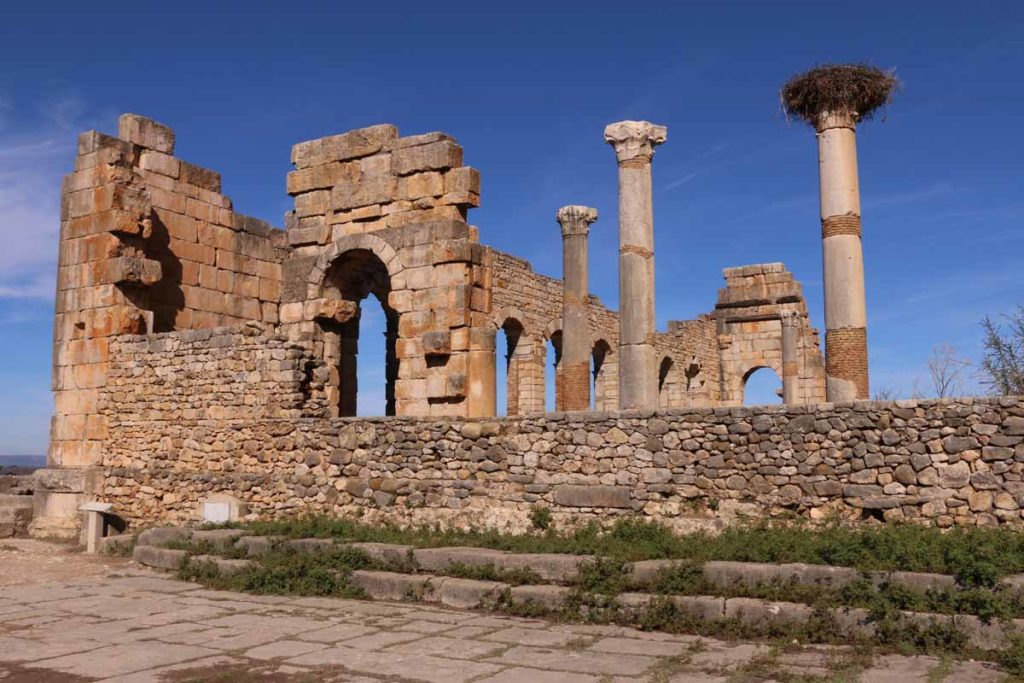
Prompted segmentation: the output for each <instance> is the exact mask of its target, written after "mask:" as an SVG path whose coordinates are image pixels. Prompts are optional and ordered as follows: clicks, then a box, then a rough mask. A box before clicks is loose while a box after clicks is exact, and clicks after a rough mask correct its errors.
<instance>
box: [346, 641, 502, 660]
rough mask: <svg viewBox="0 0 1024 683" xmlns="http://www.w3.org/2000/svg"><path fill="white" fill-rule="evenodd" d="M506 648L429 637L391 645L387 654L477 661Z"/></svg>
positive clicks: (478, 642)
mask: <svg viewBox="0 0 1024 683" xmlns="http://www.w3.org/2000/svg"><path fill="white" fill-rule="evenodd" d="M344 645H346V646H347V645H348V643H344ZM506 647H507V646H506V645H502V644H501V643H486V642H482V641H477V640H468V639H465V638H445V637H444V636H431V637H428V638H420V639H419V640H414V641H412V642H408V643H401V644H399V645H393V646H391V647H389V648H387V652H401V653H403V654H410V655H415V654H423V655H436V656H439V657H454V658H455V659H477V658H479V657H484V656H493V655H496V654H498V653H499V652H501V651H502V650H504V649H505V648H506Z"/></svg>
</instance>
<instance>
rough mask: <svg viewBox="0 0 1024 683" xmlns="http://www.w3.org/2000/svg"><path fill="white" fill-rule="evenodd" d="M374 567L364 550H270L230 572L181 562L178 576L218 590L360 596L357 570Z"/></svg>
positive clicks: (362, 595)
mask: <svg viewBox="0 0 1024 683" xmlns="http://www.w3.org/2000/svg"><path fill="white" fill-rule="evenodd" d="M373 568H376V567H375V564H374V562H373V560H371V559H370V558H369V556H367V555H366V553H364V552H362V551H360V550H357V549H355V548H349V547H345V546H341V547H338V548H332V549H329V550H325V551H323V552H317V553H303V552H296V551H293V550H292V551H290V550H287V549H279V550H273V551H271V552H268V553H264V554H263V555H261V556H260V557H259V562H258V563H255V564H253V565H252V566H251V567H248V568H246V569H243V570H241V571H238V572H236V573H233V574H229V575H220V574H218V573H217V570H216V568H215V567H214V566H213V565H212V564H200V563H195V562H191V563H189V562H186V563H183V566H182V567H181V568H180V569H179V570H178V578H180V579H182V580H185V581H197V582H199V583H202V584H204V585H207V586H209V587H211V588H214V589H218V590H234V591H243V592H247V593H270V594H275V595H315V596H333V597H343V598H362V597H365V593H364V592H363V590H362V589H360V588H359V587H357V586H353V585H351V583H350V582H349V578H350V577H351V575H352V572H353V571H355V570H357V569H373Z"/></svg>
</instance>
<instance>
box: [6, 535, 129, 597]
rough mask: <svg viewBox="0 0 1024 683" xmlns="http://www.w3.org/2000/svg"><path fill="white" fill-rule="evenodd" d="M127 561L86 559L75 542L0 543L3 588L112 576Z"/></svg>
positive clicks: (28, 540)
mask: <svg viewBox="0 0 1024 683" xmlns="http://www.w3.org/2000/svg"><path fill="white" fill-rule="evenodd" d="M127 566H128V560H126V559H121V558H114V557H100V556H97V555H85V554H83V553H82V552H81V548H80V547H79V546H78V545H76V544H74V543H72V542H59V543H57V542H54V541H37V540H35V539H31V538H5V539H0V588H11V587H13V586H28V585H33V584H39V583H58V582H62V581H73V580H76V579H84V578H92V577H104V576H110V575H111V574H113V573H116V572H118V571H120V570H123V569H125V568H126V567H127Z"/></svg>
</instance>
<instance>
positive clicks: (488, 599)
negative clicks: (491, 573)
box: [434, 578, 509, 609]
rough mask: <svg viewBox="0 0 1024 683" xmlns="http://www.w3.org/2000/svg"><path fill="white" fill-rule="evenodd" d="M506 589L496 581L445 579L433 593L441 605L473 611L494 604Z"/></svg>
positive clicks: (505, 586) (505, 585)
mask: <svg viewBox="0 0 1024 683" xmlns="http://www.w3.org/2000/svg"><path fill="white" fill-rule="evenodd" d="M508 588H509V586H508V584H505V583H499V582H497V581H475V580H472V579H455V578H445V579H443V580H442V581H441V585H440V586H439V587H438V588H437V589H436V590H435V591H434V595H435V596H436V598H437V600H438V602H440V603H441V604H443V605H447V606H449V607H458V608H460V609H473V608H476V607H479V606H481V605H485V604H488V603H493V602H495V601H496V600H497V599H498V597H499V596H500V595H501V593H502V592H503V591H505V590H507V589H508Z"/></svg>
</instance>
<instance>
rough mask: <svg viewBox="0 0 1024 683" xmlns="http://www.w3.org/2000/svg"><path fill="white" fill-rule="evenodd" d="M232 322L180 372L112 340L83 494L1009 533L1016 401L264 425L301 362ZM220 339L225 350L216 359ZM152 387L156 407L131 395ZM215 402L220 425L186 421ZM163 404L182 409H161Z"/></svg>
mask: <svg viewBox="0 0 1024 683" xmlns="http://www.w3.org/2000/svg"><path fill="white" fill-rule="evenodd" d="M247 329H248V331H245V330H242V331H235V332H232V331H230V330H224V331H215V332H213V333H211V334H210V336H209V338H207V339H202V338H201V336H199V335H197V334H196V333H187V335H188V337H187V338H185V337H183V338H181V339H173V340H172V338H173V337H175V336H176V335H179V333H174V334H172V335H166V336H165V339H163V340H160V341H161V342H163V344H165V345H166V344H171V343H176V344H180V347H179V350H180V351H184V350H185V349H189V353H190V354H192V357H194V358H195V359H196V360H193V361H192V363H194V365H191V366H190V368H189V371H188V372H182V371H181V368H180V367H178V368H176V367H175V364H176V363H177V361H174V360H172V359H173V357H174V354H167V353H164V352H163V350H162V349H161V348H160V346H161V345H160V344H159V343H157V342H154V341H152V340H147V339H145V338H131V339H128V340H126V341H124V347H125V348H124V349H123V352H124V354H123V355H125V356H126V357H127V356H129V355H130V356H131V357H132V361H131V362H130V363H129V362H125V363H124V364H123V365H121V366H119V367H118V368H117V371H116V372H114V373H112V375H111V382H110V383H109V385H108V387H107V388H106V389H105V391H104V397H103V399H104V400H103V405H104V406H105V415H106V416H107V418H108V420H109V422H110V430H109V437H108V438H107V439H106V441H105V443H104V449H103V450H104V460H103V476H104V484H103V486H102V493H101V496H102V498H103V500H107V501H110V502H112V503H113V504H114V506H115V510H117V511H118V513H119V514H122V515H124V516H125V517H126V518H128V519H129V520H130V521H131V522H132V523H133V524H135V525H141V524H150V523H155V522H184V521H190V520H195V519H196V518H197V514H198V512H197V511H198V509H199V504H200V502H201V501H202V500H203V499H205V498H206V497H208V496H210V495H212V494H230V495H234V496H237V497H238V498H239V499H241V500H242V501H244V502H245V503H247V505H248V507H249V509H250V510H251V511H252V513H253V514H255V515H257V516H260V517H275V516H285V515H294V514H311V513H327V514H357V513H358V514H362V515H365V517H366V518H367V519H378V520H389V521H395V522H399V523H440V524H447V525H453V526H461V527H468V526H486V527H495V528H504V529H516V530H521V529H524V528H526V526H527V525H528V518H529V513H530V511H531V510H532V509H533V508H534V507H536V506H545V507H548V508H551V510H552V511H553V512H554V514H555V517H556V519H558V520H560V521H561V522H564V523H577V522H582V521H587V520H599V521H602V520H608V519H612V518H615V517H618V516H621V515H625V514H632V513H642V514H644V515H646V516H647V517H649V518H650V519H655V520H661V521H663V522H665V523H667V524H670V525H673V526H675V527H677V528H680V529H684V528H692V527H693V525H694V524H695V523H698V524H701V523H714V520H716V519H729V518H735V517H750V518H756V517H767V518H773V517H791V516H792V515H794V514H797V515H800V516H804V517H806V518H808V519H810V520H815V521H821V520H824V519H827V518H831V517H839V518H846V519H851V520H910V521H916V522H924V523H929V524H935V525H938V526H951V525H960V524H963V525H976V524H977V525H996V524H1010V525H1021V523H1022V517H1021V504H1022V503H1024V477H1022V474H1024V399H1020V398H1000V399H962V400H948V399H946V400H939V401H922V402H916V401H900V402H895V403H891V402H889V403H872V402H863V403H855V404H843V405H830V404H822V405H818V406H815V407H813V408H808V407H802V406H793V407H784V406H779V407H760V408H704V409H675V410H664V411H657V412H653V413H652V412H646V413H640V412H593V413H564V414H562V413H552V414H548V415H545V416H533V417H515V418H507V419H502V420H485V421H474V420H466V419H431V418H380V419H359V418H347V419H346V418H317V417H292V416H289V417H281V418H270V417H262V416H261V415H272V414H274V413H273V411H262V412H261V410H260V409H259V407H258V405H259V404H260V401H261V399H260V398H259V397H260V396H265V397H269V396H275V395H278V394H280V395H282V396H284V397H285V399H287V397H288V396H292V397H295V398H298V397H299V396H301V395H303V392H304V391H306V387H305V386H304V384H303V382H304V379H303V377H304V375H303V373H302V372H298V371H297V369H296V367H294V365H293V363H292V362H290V361H295V362H296V363H302V362H303V360H304V359H305V358H306V356H304V353H305V351H304V350H303V349H301V348H296V347H295V346H294V345H291V344H290V342H287V341H285V340H284V339H280V338H267V337H265V336H261V335H260V334H257V333H256V329H255V328H254V327H249V328H247ZM237 335H242V336H244V337H245V340H246V341H242V342H239V340H238V339H237V338H236V337H237ZM247 335H251V336H247ZM224 339H231V340H232V344H230V345H227V346H220V345H221V344H225V343H226V342H224V341H223V340H224ZM154 343H156V346H154ZM129 347H130V348H129ZM232 348H234V349H236V350H235V351H231V349H232ZM218 349H221V350H220V351H218ZM237 349H241V350H237ZM214 353H225V354H227V355H228V356H229V360H227V361H226V360H225V359H224V358H221V360H220V361H218V362H217V365H219V366H223V367H224V368H231V369H234V370H235V372H236V373H239V374H236V376H235V378H234V380H235V381H234V384H232V383H231V382H230V381H229V375H230V373H229V371H228V370H227V369H225V370H223V371H220V372H221V375H220V376H219V377H216V378H205V377H204V376H203V366H202V364H201V361H200V360H198V359H199V358H203V357H205V356H204V354H214ZM236 361H237V362H239V363H240V364H241V365H242V366H245V369H244V372H246V373H260V376H261V378H262V379H263V380H264V384H263V390H262V391H254V392H253V394H254V398H250V396H249V395H248V394H247V393H246V392H245V391H242V388H243V387H247V386H254V383H253V381H252V380H253V379H254V378H253V377H251V376H246V375H244V374H241V373H242V372H243V370H242V367H241V366H240V367H238V368H234V366H233V363H235V362H236ZM140 373H142V374H140ZM275 373H276V374H275ZM155 377H159V378H161V380H160V382H161V383H162V384H161V386H162V387H163V388H162V390H161V392H160V394H159V395H154V394H153V393H152V392H145V391H143V392H138V391H136V390H135V389H134V387H135V386H137V385H139V384H140V383H141V382H146V381H149V382H152V381H155V380H154V379H153V378H155ZM289 392H290V393H289ZM224 395H227V396H230V397H232V398H231V401H229V402H231V403H232V405H233V406H235V407H233V408H232V410H231V411H229V413H230V414H228V415H223V416H216V415H214V414H213V413H210V412H204V411H205V410H206V408H204V406H209V407H212V406H219V405H221V404H222V403H224V402H225V401H224ZM177 396H181V397H183V398H182V401H181V407H180V409H176V408H175V407H174V404H173V402H172V401H169V400H168V399H169V398H170V397H177ZM285 399H282V400H285ZM250 403H251V410H250V412H248V413H246V412H244V409H245V407H246V406H250ZM291 408H294V404H292V405H291ZM314 408H315V407H314ZM277 409H288V407H285V406H278V408H277ZM282 414H285V413H282ZM287 414H288V415H293V413H287ZM242 415H247V417H241V416H242ZM248 415H251V417H249V416H248Z"/></svg>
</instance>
